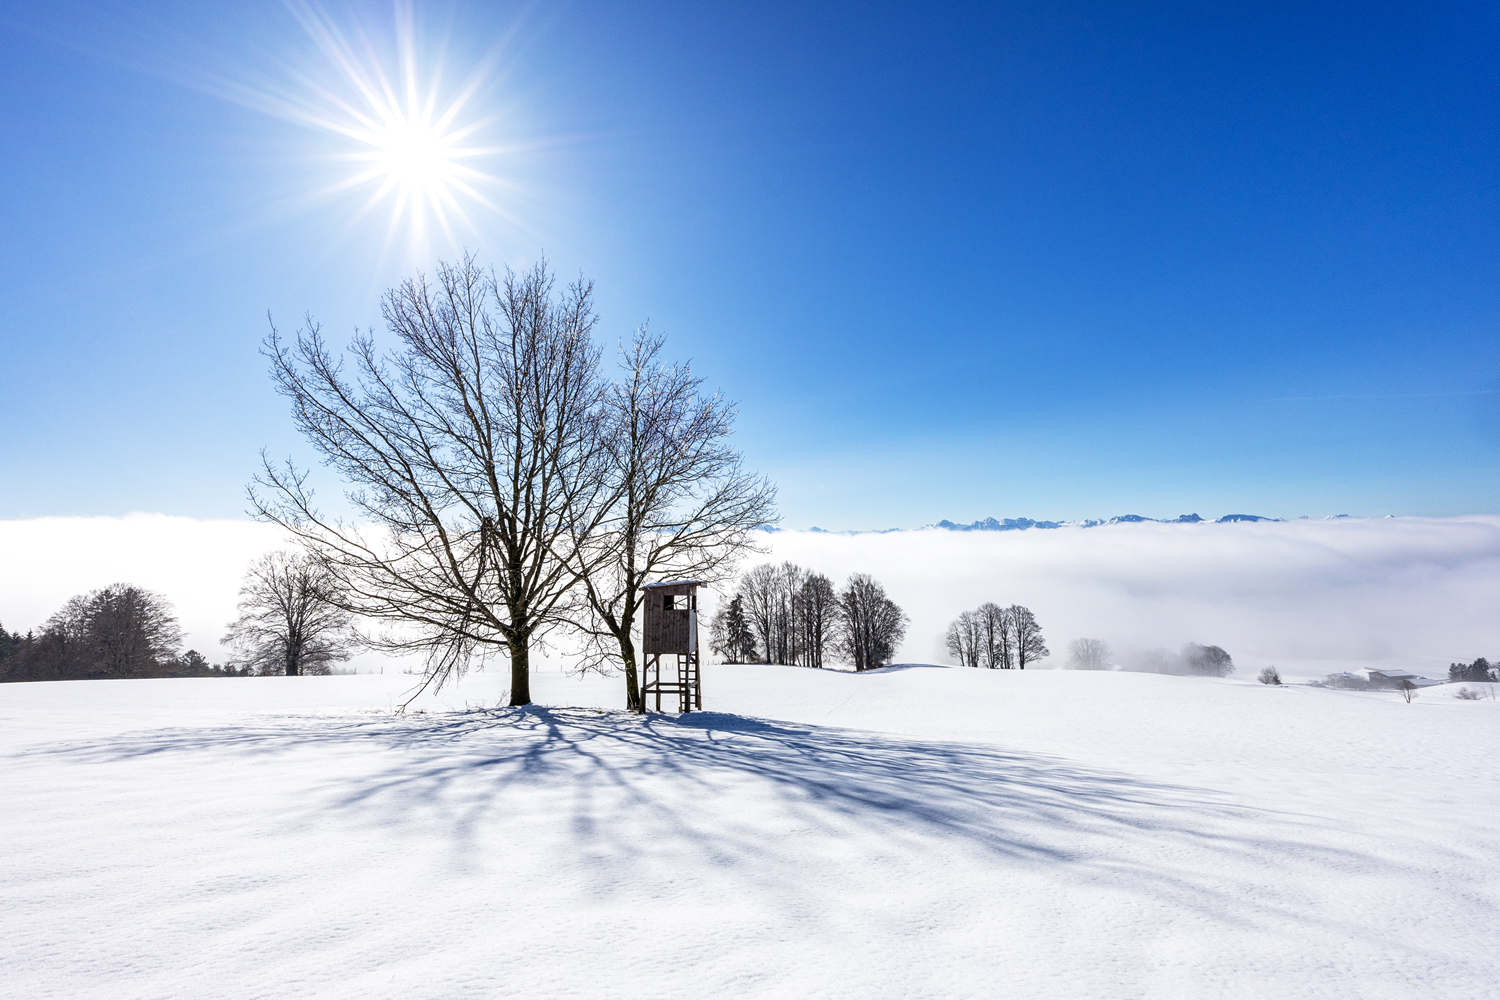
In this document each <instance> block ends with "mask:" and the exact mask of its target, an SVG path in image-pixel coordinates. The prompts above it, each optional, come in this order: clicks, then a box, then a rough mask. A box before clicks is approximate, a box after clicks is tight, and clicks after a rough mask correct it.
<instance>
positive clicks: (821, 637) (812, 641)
mask: <svg viewBox="0 0 1500 1000" xmlns="http://www.w3.org/2000/svg"><path fill="white" fill-rule="evenodd" d="M837 621H838V594H836V593H835V592H834V589H833V581H832V580H830V579H828V577H826V576H824V575H823V574H822V573H808V574H807V576H806V577H805V578H804V579H803V581H802V586H801V587H800V588H799V589H798V591H797V635H798V639H797V648H798V651H799V656H800V662H801V663H802V665H803V666H808V667H819V668H821V667H822V666H823V658H824V656H825V654H826V653H827V652H828V649H829V647H830V646H832V645H833V643H834V635H835V626H836V624H837Z"/></svg>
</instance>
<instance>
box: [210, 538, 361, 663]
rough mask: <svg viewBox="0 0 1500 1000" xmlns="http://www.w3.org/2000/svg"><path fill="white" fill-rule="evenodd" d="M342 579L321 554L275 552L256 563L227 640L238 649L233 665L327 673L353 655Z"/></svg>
mask: <svg viewBox="0 0 1500 1000" xmlns="http://www.w3.org/2000/svg"><path fill="white" fill-rule="evenodd" d="M344 603H345V602H344V601H343V600H342V597H341V595H340V594H339V593H338V582H337V581H336V580H335V579H334V577H333V574H332V573H330V572H329V571H328V569H327V568H326V567H325V566H323V565H322V564H321V563H319V562H318V561H317V560H316V559H314V558H311V557H309V556H307V555H304V554H299V553H292V552H272V553H269V554H268V555H264V556H262V557H261V558H259V559H257V560H255V561H254V562H253V563H251V564H250V569H249V570H248V571H247V572H246V573H245V582H244V584H243V585H242V586H241V587H240V603H239V613H240V614H239V617H238V618H236V619H235V620H234V621H232V622H230V623H229V625H228V626H227V627H228V631H227V632H226V633H225V635H224V638H223V639H222V640H221V642H223V644H224V645H226V646H231V647H233V648H234V649H235V651H236V652H237V653H238V656H236V658H235V660H234V661H232V662H233V665H234V666H235V667H237V668H238V669H240V670H245V669H246V668H249V669H250V670H251V671H252V672H254V673H257V674H263V675H264V674H285V675H286V676H288V677H296V676H298V675H300V674H326V673H328V672H329V670H330V667H331V665H332V664H334V663H337V662H339V661H341V660H347V659H348V658H349V646H350V644H351V643H352V642H353V640H354V636H353V630H352V624H353V623H352V621H351V619H350V616H349V613H348V612H347V611H345V610H344V608H343V604H344Z"/></svg>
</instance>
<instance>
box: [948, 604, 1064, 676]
mask: <svg viewBox="0 0 1500 1000" xmlns="http://www.w3.org/2000/svg"><path fill="white" fill-rule="evenodd" d="M945 645H946V646H947V649H948V653H949V654H950V655H951V656H954V657H956V658H957V659H958V662H959V664H960V665H961V666H965V667H983V668H986V669H989V670H1010V669H1012V668H1015V669H1019V670H1025V669H1026V666H1027V664H1031V663H1035V662H1036V661H1038V660H1040V659H1042V658H1043V657H1045V656H1048V655H1050V652H1051V651H1050V650H1048V649H1047V643H1046V640H1045V639H1043V638H1042V626H1041V625H1040V624H1038V623H1037V620H1036V615H1034V614H1032V613H1031V610H1030V609H1029V608H1024V607H1022V606H1021V605H1019V604H1012V605H1011V606H1010V607H1008V608H1002V607H1000V606H999V605H998V604H994V603H985V604H981V605H980V606H979V607H977V608H975V609H974V610H973V611H965V612H964V613H963V614H961V615H959V616H958V617H957V618H955V619H954V620H953V622H952V623H951V624H950V625H949V626H948V633H947V635H946V636H945Z"/></svg>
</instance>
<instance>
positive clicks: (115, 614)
mask: <svg viewBox="0 0 1500 1000" xmlns="http://www.w3.org/2000/svg"><path fill="white" fill-rule="evenodd" d="M181 648H182V629H181V628H180V627H179V626H178V623H177V616H176V614H175V613H174V612H173V609H172V605H171V604H169V603H168V602H167V600H166V599H165V598H164V597H162V596H161V595H160V594H156V593H153V592H152V591H149V590H146V589H145V588H143V587H137V586H133V585H131V584H128V583H116V584H112V585H111V586H108V587H104V588H103V589H100V590H95V591H91V592H89V593H87V594H80V595H78V596H77V597H73V598H71V599H69V601H68V602H67V603H66V604H64V605H63V606H62V608H61V609H60V610H59V611H58V612H57V613H56V614H54V615H53V616H52V617H51V618H48V619H47V621H46V623H45V624H44V625H43V626H42V630H41V632H40V633H36V632H28V633H27V634H26V635H24V636H23V635H20V634H19V633H10V634H6V633H5V632H4V630H3V629H0V681H60V680H88V679H100V678H111V677H214V676H218V677H225V676H229V675H230V674H231V673H232V669H226V668H224V667H219V666H214V665H213V664H210V663H209V662H208V660H207V659H205V658H204V657H203V656H202V654H200V653H199V652H198V651H197V650H194V649H190V650H188V651H187V652H185V653H181V652H179V651H180V650H181Z"/></svg>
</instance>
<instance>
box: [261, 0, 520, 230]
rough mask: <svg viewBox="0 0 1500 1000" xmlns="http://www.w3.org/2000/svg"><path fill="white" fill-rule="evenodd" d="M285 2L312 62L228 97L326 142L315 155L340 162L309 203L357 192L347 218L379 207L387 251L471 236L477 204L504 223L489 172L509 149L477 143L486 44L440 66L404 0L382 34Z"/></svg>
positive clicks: (482, 118) (482, 119)
mask: <svg viewBox="0 0 1500 1000" xmlns="http://www.w3.org/2000/svg"><path fill="white" fill-rule="evenodd" d="M288 7H289V9H290V10H291V12H292V13H293V15H294V16H295V17H296V18H297V21H298V22H299V23H300V24H301V26H302V28H303V29H304V30H305V31H306V33H307V36H308V38H309V39H310V40H311V41H312V42H313V43H314V45H315V53H316V62H317V63H318V65H315V66H310V65H289V66H288V67H287V73H286V75H285V76H284V77H283V79H282V80H281V81H280V82H279V83H278V84H277V85H275V86H264V85H261V86H255V87H241V88H238V89H237V90H238V92H237V93H236V94H235V95H234V96H235V98H236V99H237V100H240V101H242V102H243V103H247V104H252V105H254V106H256V107H258V108H259V109H260V110H263V111H268V112H270V113H272V114H275V115H276V116H277V117H280V118H283V119H286V120H290V121H295V122H297V123H298V124H301V125H304V126H307V127H309V128H312V129H314V130H316V131H318V132H321V133H322V134H324V135H325V136H328V137H330V138H331V139H333V140H334V143H333V145H332V147H330V148H327V149H325V151H324V152H323V153H322V154H320V155H319V157H318V158H319V159H322V160H325V161H330V162H333V163H340V164H347V166H348V169H347V170H344V171H340V172H339V174H338V175H337V176H334V177H331V178H325V180H324V182H323V183H321V184H320V185H319V186H317V187H316V188H315V189H314V190H312V191H311V192H310V193H309V197H310V199H311V200H313V201H325V200H328V199H331V198H334V197H341V196H347V195H350V194H362V195H363V196H364V200H363V204H362V205H361V206H360V207H359V208H358V209H357V210H356V211H355V212H354V213H353V215H352V216H351V218H350V221H349V225H351V226H352V225H354V224H356V223H358V222H360V221H361V220H363V219H365V218H367V217H368V216H370V215H371V214H372V213H378V212H379V211H380V210H381V209H388V210H389V221H388V225H387V229H386V247H387V249H391V248H392V247H393V246H394V245H395V244H397V243H398V242H399V243H403V244H405V245H406V247H407V248H408V249H410V250H412V251H415V252H418V253H423V252H425V251H426V250H427V248H428V245H429V244H430V243H431V242H433V238H434V237H435V236H437V235H439V234H441V236H442V237H443V239H444V241H445V242H446V243H447V244H448V246H449V247H454V246H457V245H458V243H459V241H460V238H461V237H462V236H467V235H470V234H473V233H475V232H476V231H477V226H476V219H475V217H474V214H473V213H474V212H475V211H476V210H477V209H484V210H487V212H489V213H495V214H498V216H500V217H502V218H504V219H507V220H509V221H512V222H515V221H516V220H515V219H514V216H513V215H512V213H511V212H509V211H507V209H506V208H505V207H504V206H503V205H502V204H501V203H500V201H499V200H498V199H497V198H496V197H495V196H496V195H497V194H498V193H500V192H503V191H507V190H510V191H512V192H513V191H514V185H513V184H512V183H510V182H507V181H506V180H505V179H504V178H502V177H501V176H500V175H499V174H498V173H497V172H495V171H496V167H497V166H498V165H499V163H500V162H501V161H502V158H503V157H504V155H505V154H506V153H508V152H515V151H517V150H518V149H519V148H520V147H518V146H515V145H511V146H505V145H496V144H495V143H494V142H493V141H490V142H484V141H481V139H482V138H483V137H488V136H489V134H490V133H492V132H493V131H494V129H493V126H494V125H495V123H496V116H495V114H493V113H490V114H484V113H482V112H481V111H480V109H479V107H478V105H480V104H481V103H482V101H481V98H482V96H483V95H484V94H485V92H486V87H487V84H488V82H489V79H490V75H491V72H492V70H493V66H494V62H495V59H496V58H497V54H496V53H494V52H492V53H491V55H490V56H488V57H487V58H484V59H480V60H479V61H478V62H477V63H476V64H475V65H473V66H472V67H469V68H468V70H467V72H466V73H464V74H456V73H454V74H450V73H445V70H446V69H447V67H446V66H445V62H446V50H445V46H442V45H436V46H427V45H425V44H424V42H423V39H422V37H421V31H420V30H419V29H420V25H419V23H418V21H417V18H416V16H415V14H414V11H413V8H412V6H411V5H410V4H409V3H405V2H398V3H397V5H396V7H395V18H394V20H393V23H392V30H391V31H390V32H389V33H388V35H384V36H380V35H379V33H376V32H374V31H373V27H372V26H371V25H354V26H352V27H346V26H345V25H344V24H341V23H340V22H338V21H337V20H335V19H334V18H333V17H332V16H330V15H329V14H328V12H327V11H325V10H324V9H323V8H322V7H320V6H317V5H316V4H314V3H309V2H305V0H288ZM376 37H383V41H377V40H375V38H376ZM450 78H458V79H459V80H460V82H459V83H457V85H450V84H449V82H448V81H449V79H450Z"/></svg>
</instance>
